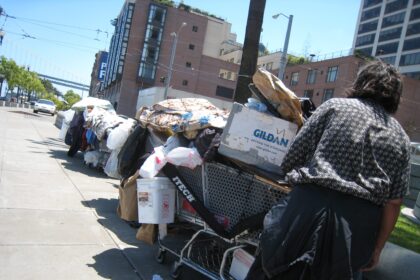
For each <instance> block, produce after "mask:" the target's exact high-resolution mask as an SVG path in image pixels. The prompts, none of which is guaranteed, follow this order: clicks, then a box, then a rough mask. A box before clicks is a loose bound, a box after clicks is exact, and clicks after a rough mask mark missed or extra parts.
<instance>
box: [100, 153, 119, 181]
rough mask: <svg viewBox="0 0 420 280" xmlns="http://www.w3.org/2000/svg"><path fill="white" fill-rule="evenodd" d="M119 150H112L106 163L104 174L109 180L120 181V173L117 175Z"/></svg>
mask: <svg viewBox="0 0 420 280" xmlns="http://www.w3.org/2000/svg"><path fill="white" fill-rule="evenodd" d="M119 152H120V150H119V149H118V150H113V151H112V152H111V155H110V156H109V158H108V161H107V162H106V165H105V168H104V172H105V174H106V175H108V176H109V177H111V178H116V179H121V175H120V173H118V153H119Z"/></svg>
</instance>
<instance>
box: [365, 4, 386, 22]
mask: <svg viewBox="0 0 420 280" xmlns="http://www.w3.org/2000/svg"><path fill="white" fill-rule="evenodd" d="M380 13H381V7H376V8H373V9H370V10H367V11H364V12H363V13H362V17H361V18H360V21H365V20H368V19H372V18H376V17H379V14H380Z"/></svg>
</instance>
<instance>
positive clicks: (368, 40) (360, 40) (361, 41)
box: [356, 33, 375, 47]
mask: <svg viewBox="0 0 420 280" xmlns="http://www.w3.org/2000/svg"><path fill="white" fill-rule="evenodd" d="M373 41H375V33H373V34H369V35H363V36H359V37H357V39H356V47H359V46H364V45H370V44H372V43H373Z"/></svg>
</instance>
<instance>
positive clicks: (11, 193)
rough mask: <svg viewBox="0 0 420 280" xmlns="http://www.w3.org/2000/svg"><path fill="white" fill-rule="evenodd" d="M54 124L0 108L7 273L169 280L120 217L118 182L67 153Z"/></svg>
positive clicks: (1, 264) (0, 204)
mask: <svg viewBox="0 0 420 280" xmlns="http://www.w3.org/2000/svg"><path fill="white" fill-rule="evenodd" d="M53 123H54V117H51V116H47V115H43V114H33V113H32V112H31V111H30V110H28V109H24V108H7V107H0V279H152V276H153V274H159V275H161V276H162V277H163V278H164V279H170V277H169V270H170V262H169V261H168V263H167V264H165V265H161V264H158V263H157V262H156V261H155V259H154V253H155V250H154V247H152V246H150V245H147V244H145V243H143V242H141V241H138V240H136V239H135V234H136V231H137V229H133V228H131V227H130V226H129V225H128V224H127V223H125V222H124V221H122V220H121V219H119V218H118V217H117V215H116V208H117V205H118V188H117V186H118V183H119V181H118V180H115V179H111V178H107V177H106V176H105V175H104V174H103V173H101V172H98V171H96V170H91V169H89V168H87V167H86V166H84V165H83V158H82V154H81V153H78V155H77V156H76V157H75V158H68V157H67V155H66V152H67V146H65V145H64V143H63V142H62V141H60V140H59V139H58V138H57V137H58V132H59V130H58V129H57V128H56V127H54V125H53ZM169 260H170V259H169ZM191 275H194V276H192V277H193V278H189V279H199V278H200V277H199V276H197V275H196V274H191ZM197 277H198V278H197Z"/></svg>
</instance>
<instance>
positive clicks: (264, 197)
mask: <svg viewBox="0 0 420 280" xmlns="http://www.w3.org/2000/svg"><path fill="white" fill-rule="evenodd" d="M163 171H164V173H165V174H166V175H167V176H168V177H169V178H170V179H171V180H172V182H173V183H174V184H175V185H176V186H177V188H178V193H179V194H182V197H183V198H185V199H186V200H187V201H188V202H189V204H190V205H191V206H192V207H193V209H194V211H190V210H188V209H185V207H183V203H182V202H181V199H178V201H179V203H178V206H177V211H176V213H177V217H178V219H179V220H181V221H184V222H185V221H186V222H188V223H190V224H193V225H195V226H197V227H198V230H196V231H195V232H194V233H193V234H191V235H190V236H188V237H187V238H186V239H184V241H183V242H184V243H183V246H181V247H178V248H174V247H172V246H171V242H170V241H167V240H166V239H167V238H168V237H165V238H163V239H161V238H158V242H159V251H158V252H157V255H156V259H157V260H158V261H160V262H163V261H164V256H165V253H166V252H167V251H168V252H170V253H171V254H173V255H175V256H176V257H177V259H178V260H177V261H176V262H175V263H174V265H173V267H172V273H171V275H172V277H173V278H178V277H179V275H180V268H181V267H182V265H184V264H185V265H187V266H189V267H191V268H192V269H194V270H196V271H198V272H200V273H202V274H204V275H206V276H207V277H209V278H210V279H233V277H232V276H231V275H230V274H229V266H230V264H231V262H232V259H233V257H232V254H233V252H234V251H235V250H236V249H238V248H243V249H244V250H246V251H248V252H249V253H250V254H254V253H255V251H256V248H257V246H258V243H259V242H258V237H259V233H260V231H261V228H262V222H263V218H264V216H265V214H266V213H267V212H268V211H269V210H270V209H271V207H272V206H274V205H275V204H276V203H277V202H278V201H279V200H280V199H281V198H282V197H284V196H285V195H286V194H287V193H288V192H289V191H290V188H289V187H288V186H287V184H286V183H284V182H276V183H273V182H269V181H267V180H264V179H262V178H260V177H258V176H255V175H252V174H250V173H248V172H245V171H243V170H240V169H236V168H234V167H232V166H228V165H225V164H222V163H218V162H211V163H205V164H203V165H202V166H199V167H197V168H195V169H194V170H191V169H188V168H182V167H181V168H175V167H174V166H171V165H167V166H165V168H164V169H163ZM178 244H179V243H178Z"/></svg>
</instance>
